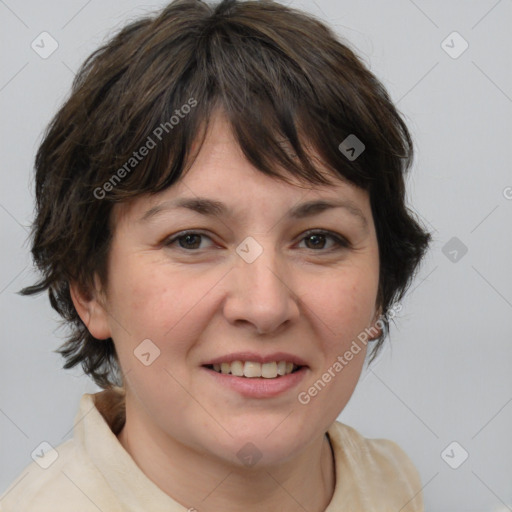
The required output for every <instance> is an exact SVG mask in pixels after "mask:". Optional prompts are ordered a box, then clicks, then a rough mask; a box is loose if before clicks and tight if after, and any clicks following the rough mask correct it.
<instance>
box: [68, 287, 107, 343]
mask: <svg viewBox="0 0 512 512" xmlns="http://www.w3.org/2000/svg"><path fill="white" fill-rule="evenodd" d="M95 283H97V279H96V278H95ZM69 293H70V295H71V300H72V301H73V305H74V306H75V309H76V312H77V313H78V316H79V317H80V318H81V319H82V322H83V323H84V324H85V325H86V327H87V329H88V330H89V332H90V333H91V335H92V336H94V337H95V338H97V339H99V340H106V339H108V338H110V337H111V333H110V325H109V322H108V313H107V310H106V308H105V306H104V304H103V303H102V301H101V299H100V297H101V293H100V291H99V290H98V289H95V290H93V291H91V290H84V289H82V288H81V287H80V286H79V285H78V284H77V283H75V282H73V283H70V284H69Z"/></svg>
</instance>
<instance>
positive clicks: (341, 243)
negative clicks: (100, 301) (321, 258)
mask: <svg viewBox="0 0 512 512" xmlns="http://www.w3.org/2000/svg"><path fill="white" fill-rule="evenodd" d="M189 235H199V236H201V237H206V238H210V237H209V236H208V235H206V234H204V233H201V232H200V231H192V230H190V231H181V232H180V233H177V234H176V235H174V236H172V237H171V238H168V239H166V240H165V241H164V242H163V245H165V246H166V247H170V246H172V245H173V244H174V243H176V242H178V241H179V240H180V239H182V238H185V237H186V236H189ZM314 235H323V236H325V237H326V238H331V239H332V240H333V241H334V242H335V244H336V246H335V247H333V248H331V249H318V250H316V249H310V250H311V251H313V252H331V251H336V250H341V249H348V248H350V247H351V244H350V242H349V241H348V240H346V239H345V238H344V237H341V236H340V235H336V234H335V233H332V232H331V231H327V230H324V229H310V230H308V231H306V232H305V233H304V234H303V237H302V238H301V239H300V242H302V241H303V240H305V239H307V238H310V237H312V236H314ZM210 240H211V238H210ZM178 249H180V250H182V251H185V252H200V251H201V249H185V248H183V247H178Z"/></svg>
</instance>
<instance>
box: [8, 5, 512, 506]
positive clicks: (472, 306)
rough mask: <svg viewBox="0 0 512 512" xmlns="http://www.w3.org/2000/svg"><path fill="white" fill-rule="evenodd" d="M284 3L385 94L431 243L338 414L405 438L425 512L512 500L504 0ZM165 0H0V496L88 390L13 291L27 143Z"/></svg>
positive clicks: (511, 81)
mask: <svg viewBox="0 0 512 512" xmlns="http://www.w3.org/2000/svg"><path fill="white" fill-rule="evenodd" d="M288 4H289V5H292V6H294V7H297V8H302V9H304V10H307V11H309V12H311V13H313V14H315V15H316V16H317V17H319V18H320V19H321V20H323V21H325V22H327V23H328V24H330V26H332V27H333V28H334V29H335V31H336V32H337V33H338V34H339V35H340V36H341V37H343V38H345V39H346V40H347V41H348V42H349V43H350V44H351V46H352V47H353V48H355V49H356V50H357V52H358V54H359V55H360V56H361V58H362V59H363V60H364V62H365V63H366V64H367V65H368V66H369V67H370V69H371V70H372V71H373V72H374V73H375V74H376V75H377V76H378V77H379V79H380V80H382V82H383V83H384V85H385V86H386V87H387V89H388V91H389V93H390V95H391V97H392V99H393V100H394V101H395V103H396V104H397V105H398V108H399V110H400V111H401V112H402V113H403V115H404V116H405V119H406V122H407V123H408V126H409V127H410V130H411V132H412V135H413V137H414V141H415V145H416V158H415V163H414V167H413V169H412V172H411V174H410V176H409V178H408V181H407V185H408V200H409V202H410V205H411V208H412V209H413V210H414V211H415V212H417V214H418V215H419V216H420V218H421V219H422V220H423V222H424V224H425V226H426V227H427V228H428V229H429V230H430V231H431V232H432V234H433V237H434V241H433V243H432V247H431V250H430V252H429V254H428V256H427V258H426V259H425V261H424V263H423V265H422V267H421V269H420V271H419V273H418V275H417V278H416V280H415V282H414V283H413V285H412V287H411V289H410V292H409V294H408V296H407V298H406V299H405V300H404V301H403V302H402V308H403V309H402V311H401V312H400V314H399V316H398V318H397V320H396V323H395V324H394V325H393V324H392V327H391V338H390V340H388V341H387V344H386V349H385V350H384V351H383V353H382V355H381V356H380V357H379V359H378V360H377V361H376V362H375V363H374V364H373V365H372V366H371V367H370V368H369V369H366V370H365V371H364V373H363V374H362V376H361V379H360V382H359V385H358V387H357V389H356V392H355V393H354V395H353V397H352V399H351V401H350V403H349V405H348V406H347V407H346V409H345V410H344V411H343V412H342V414H341V416H340V418H339V419H340V421H343V422H345V423H347V424H349V425H352V426H354V427H355V428H356V429H358V430H359V431H360V432H361V433H362V434H363V435H365V436H367V437H384V438H388V439H392V440H394V441H396V442H397V443H398V444H399V445H400V446H402V447H403V448H404V450H405V451H406V452H407V453H408V454H409V456H410V457H411V459H412V460H413V462H414V463H415V465H416V467H417V468H418V470H419V472H420V475H421V478H422V481H423V484H424V490H423V492H424V496H425V506H426V510H427V511H433V512H442V511H443V512H444V511H445V512H463V511H464V512H466V511H467V512H470V511H471V512H482V511H489V512H491V511H498V510H499V511H505V510H512V438H511V433H512V372H511V362H512V336H511V331H512V272H511V264H510V262H511V259H512V258H511V256H512V229H511V220H512V171H511V165H510V162H511V147H512V129H511V121H512V71H511V69H512V68H511V66H510V63H511V62H512V44H511V42H512V39H511V35H510V34H511V32H510V26H511V23H512V2H511V1H510V0H503V1H496V0H485V1H483V0H482V1H474V2H469V1H467V0H460V1H454V0H451V1H442V0H438V1H422V2H420V0H417V1H416V2H413V1H412V0H410V1H407V0H388V1H386V2H384V1H375V2H370V1H367V0H365V1H359V2H354V1H350V2H349V1H345V0H316V2H315V1H306V0H304V1H302V2H301V1H293V2H288ZM163 5H164V3H163V2H156V1H154V2H151V1H149V2H145V3H144V4H142V3H141V2H140V0H128V1H126V0H124V1H121V0H103V1H98V0H89V1H85V0H69V1H67V2H62V1H57V0H47V1H45V2H38V1H36V0H25V1H16V0H6V1H0V40H1V56H2V57H1V59H2V62H1V68H0V69H1V71H0V107H1V136H0V144H1V161H0V172H1V180H0V183H1V185H0V226H1V241H2V244H1V256H0V257H1V265H0V318H1V354H0V432H1V435H0V443H1V445H0V461H1V468H0V491H3V490H5V489H6V488H7V486H8V485H9V484H10V483H11V482H12V481H13V480H14V478H16V477H17V476H18V475H20V474H21V471H22V470H23V468H24V467H25V466H26V465H27V464H28V463H30V462H31V458H30V454H31V452H32V451H33V450H34V448H35V447H36V446H37V445H39V444H40V443H41V441H48V442H49V443H50V444H52V445H53V446H57V445H58V444H60V443H61V442H63V441H64V440H66V439H69V438H70V436H71V435H72V427H73V420H74V417H75V414H76V412H77V408H78V402H79V398H80V396H81V395H82V393H84V392H95V391H97V390H98V389H97V388H96V387H95V386H94V385H93V384H92V382H91V381H90V380H89V379H88V378H87V377H84V376H83V374H82V372H81V370H79V369H75V370H72V371H65V370H62V369H61V366H62V361H61V358H60V356H59V355H58V354H55V353H54V352H53V351H54V350H55V349H56V348H57V347H58V346H59V345H60V343H62V341H63V339H64V333H65V331H63V330H62V329H60V328H59V323H58V318H57V316H56V314H55V313H54V312H53V311H52V310H51V308H50V306H49V303H48V300H47V298H46V296H45V295H42V296H39V297H36V298H23V297H21V296H19V295H17V294H16V292H17V291H18V290H19V289H21V288H22V287H23V286H26V285H28V284H31V283H32V282H33V281H34V278H35V276H34V274H33V270H32V266H31V262H30V256H29V246H28V242H27V237H28V227H29V225H30V222H31V220H32V215H33V179H32V170H33V160H34V155H35V151H36V149H37V146H38V144H39V142H40V141H41V136H42V133H43V130H44V128H45V127H46V125H47V123H48V122H49V120H50V118H51V117H52V115H53V114H54V113H55V112H56V110H57V108H58V106H59V105H60V104H61V102H62V101H63V99H64V98H65V97H66V95H67V93H68V91H69V88H70V85H71V81H72V79H73V76H74V73H75V72H76V70H77V69H78V67H79V65H80V64H81V63H82V61H83V60H84V59H85V58H86V57H87V56H88V55H89V54H90V53H91V52H92V51H93V50H94V49H96V48H97V47H98V46H99V44H100V43H101V42H103V41H104V40H105V38H106V37H108V36H110V35H112V34H113V33H114V32H115V31H116V30H118V29H119V28H120V27H121V26H122V25H123V24H124V23H125V22H126V21H128V20H132V19H134V18H136V17H138V16H140V15H142V14H144V13H146V12H148V11H152V10H154V9H156V8H159V7H161V6H163ZM42 32H48V33H49V34H50V35H51V37H52V38H53V39H54V40H55V41H56V42H57V44H58V48H57V49H56V51H55V52H54V53H53V54H52V55H50V56H49V57H47V58H42V57H41V56H40V55H39V54H38V53H36V51H34V50H33V49H32V47H31V43H32V41H34V40H36V41H37V40H38V39H37V38H38V37H42V36H40V34H41V33H42ZM454 32H456V34H454ZM44 37H47V36H44ZM39 40H40V39H39ZM47 41H50V40H49V39H48V40H47ZM53 44H55V43H53ZM466 46H467V48H466ZM46 48H47V49H50V48H51V46H50V45H46ZM453 443H455V444H453ZM466 456H467V458H466V460H464V461H463V459H464V458H465V457H466ZM462 461H463V462H462ZM397 512H398V511H397Z"/></svg>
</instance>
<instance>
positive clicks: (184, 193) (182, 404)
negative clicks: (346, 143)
mask: <svg viewBox="0 0 512 512" xmlns="http://www.w3.org/2000/svg"><path fill="white" fill-rule="evenodd" d="M325 172H327V171H325ZM196 196H201V197H208V198H212V199H216V200H219V201H222V202H223V203H225V204H227V205H228V206H229V207H231V208H232V209H233V211H234V216H233V218H228V217H222V218H218V217H205V216H203V215H200V214H199V213H197V212H192V211H189V210H186V209H176V210H161V211H160V212H159V213H156V214H154V215H153V216H151V217H150V218H149V219H146V220H145V221H141V220H140V219H141V217H143V215H144V214H145V213H146V212H147V211H148V210H149V209H150V208H152V207H154V206H156V205H160V204H161V203H162V202H164V201H168V200H172V199H176V198H179V197H196ZM320 198H323V199H335V200H336V199H340V198H342V199H344V200H350V201H351V202H352V203H353V204H354V205H355V206H357V208H359V209H360V210H361V212H362V213H363V215H364V217H365V218H366V219H367V225H366V226H365V225H364V224H363V222H362V221H361V220H360V219H359V218H358V217H356V216H354V215H352V214H351V213H350V212H349V211H348V210H347V209H344V208H335V209H330V210H327V211H324V212H322V213H320V214H317V215H315V216H312V217H309V218H304V219H299V220H297V219H288V218H287V217H286V213H287V212H288V211H289V210H290V209H291V208H292V207H294V206H295V205H296V204H298V203H302V202H305V201H310V200H314V199H320ZM114 225H115V230H114V236H113V241H112V246H111V251H110V254H109V263H108V286H105V285H102V284H101V283H100V282H99V280H98V279H96V289H95V290H93V291H92V293H89V294H88V295H84V294H82V293H80V292H79V290H78V288H77V287H76V286H75V285H72V297H73V301H74V303H75V306H76V308H77V311H78V312H79V314H80V316H81V318H82V320H83V321H84V323H85V324H86V325H87V326H88V329H89V331H90V332H91V333H92V335H93V336H95V337H96V338H98V339H106V338H108V337H112V339H113V340H114V343H115V346H116V350H117V354H118V357H119V361H120V365H121V369H122V371H123V374H124V380H125V388H126V411H127V419H126V424H125V427H124V429H123V430H122V432H121V433H120V434H119V441H120V443H121V444H122V445H123V447H124V448H125V449H126V450H127V451H128V453H130V455H131V456H132V457H133V459H134V460H135V462H136V463H137V464H138V465H139V467H140V468H141V469H142V471H143V472H144V473H145V474H146V475H147V476H148V477H149V478H150V479H151V480H152V481H153V482H155V483H156V484H157V485H158V486H159V487H160V488H161V489H162V490H163V491H164V492H165V493H167V494H168V495H170V496H172V497H173V498H174V499H175V500H176V501H178V502H179V503H181V504H182V505H183V506H185V507H187V508H188V507H195V508H197V509H198V510H200V511H201V512H209V511H216V510H224V511H226V512H230V511H239V510H244V511H247V512H252V511H256V510H258V511H261V510H265V511H268V510H279V511H282V512H288V511H290V512H291V511H294V512H295V511H296V510H297V509H298V508H301V507H304V509H306V510H309V511H312V512H321V511H323V510H325V508H326V507H327V505H328V504H329V501H330V500H331V498H332V494H333V492H334V485H335V474H334V464H333V458H332V454H331V450H330V446H329V443H328V439H327V438H326V436H325V432H326V431H327V429H328V428H329V426H330V425H331V424H332V423H333V422H334V421H335V420H336V418H337V417H338V415H339V413H340V412H341V411H342V410H343V408H344V407H345V405H346V404H347V402H348V401H349V399H350V397H351V395H352V393H353V391H354V388H355V386H356V383H357V381H358V379H359V376H360V373H361V370H362V366H363V362H364V357H365V354H366V348H365V347H364V346H363V347H362V350H361V351H360V352H359V353H358V354H357V355H355V356H354V358H353V359H352V360H351V361H350V362H349V363H348V364H347V365H346V366H345V367H344V368H343V371H341V372H339V373H337V374H336V377H335V378H333V379H332V380H331V381H330V382H329V383H328V384H327V385H326V386H325V388H324V389H323V390H322V391H321V392H319V393H318V394H317V396H315V397H314V398H312V399H311V401H310V402H309V403H308V404H307V405H303V404H301V403H299V401H298V399H297V395H298V393H299V392H301V391H305V390H306V391H307V389H308V388H309V387H310V386H311V385H312V384H313V383H314V382H315V381H317V380H318V379H319V378H320V377H321V376H322V374H323V373H324V372H325V371H326V370H327V369H328V368H329V367H332V365H333V363H334V362H335V361H336V360H337V357H338V356H342V355H343V354H344V353H345V352H346V350H348V349H349V347H350V345H351V343H352V341H353V340H355V339H356V338H357V335H358V334H359V333H360V332H362V331H363V330H364V329H365V328H369V327H371V326H375V322H376V320H377V319H378V313H379V311H378V308H377V304H376V298H377V290H378V282H379V256H378V242H377V237H376V233H375V227H374V223H373V219H372V213H371V208H370V202H369V197H368V194H367V192H365V191H363V190H361V189H358V188H356V187H355V186H352V185H350V184H347V183H346V182H343V181H341V180H338V181H337V182H336V184H335V185H328V186H313V185H307V186H305V185H304V184H302V185H300V183H299V182H298V181H297V185H295V184H294V185H291V184H287V183H284V182H280V181H276V180H275V179H273V178H271V177H269V176H265V175H264V174H262V173H261V172H259V171H257V170H256V169H255V168H254V167H253V166H252V165H251V164H250V163H249V162H248V161H247V160H246V158H245V157H244V155H243V153H242V152H241V150H240V149H239V147H238V146H237V144H236V142H235V140H234V138H233V136H232V134H231V132H230V130H229V126H228V124H227V122H226V121H225V119H224V118H223V117H222V115H219V114H218V115H217V116H216V117H215V118H214V119H213V121H212V124H211V127H210V130H209V132H208V135H207V138H206V140H205V143H204V145H203V147H202V149H201V151H200V152H199V155H198V157H197V159H196V161H195V163H194V164H193V166H192V167H191V168H190V170H189V171H188V172H187V173H186V174H185V176H184V177H182V179H181V180H180V181H179V182H177V183H176V184H174V185H173V186H172V187H170V188H169V189H167V190H165V191H163V192H161V193H159V194H158V195H156V196H151V197H149V196H141V197H138V198H137V199H136V200H134V201H133V202H131V203H129V204H126V205H120V206H116V210H115V211H114ZM314 228H315V229H325V230H328V231H331V232H333V233H334V234H338V235H339V236H341V237H345V238H346V239H347V240H348V241H349V242H350V247H341V246H340V247H337V246H336V243H335V241H334V239H331V238H330V237H328V236H327V237H326V238H325V239H322V238H321V237H320V240H318V239H315V237H311V235H304V232H306V231H307V230H309V229H314ZM183 230H194V231H196V230H197V231H200V232H201V233H200V234H201V235H206V236H201V237H192V239H188V240H187V239H185V240H184V239H183V238H182V239H181V244H182V245H181V246H180V241H179V240H178V241H175V242H174V243H173V244H172V245H170V244H167V245H166V244H165V241H166V239H169V238H171V237H172V235H175V234H178V233H179V232H181V231H183ZM248 236H251V237H253V238H254V239H255V240H256V241H257V242H258V243H259V244H260V246H261V247H262V248H263V253H262V254H261V255H260V256H259V257H258V258H257V259H256V260H255V261H254V262H252V263H250V264H249V263H247V262H246V261H244V260H243V259H242V258H241V257H240V256H239V255H238V254H237V253H236V251H235V249H236V248H237V246H238V245H239V244H240V243H241V242H242V240H244V239H245V238H246V237H248ZM315 242H316V244H315ZM183 247H185V248H183ZM145 339H150V340H152V342H153V343H154V344H155V345H156V346H158V348H159V349H160V356H159V357H157V358H156V359H155V360H154V362H152V363H151V364H150V365H149V366H145V365H144V364H142V363H141V362H140V361H139V360H138V359H137V358H136V357H135V356H134V350H135V349H136V348H137V346H138V345H139V344H140V343H141V341H142V340H145ZM237 351H255V352H258V353H261V354H269V353H272V352H277V351H285V352H290V353H293V354H296V355H298V356H300V357H302V358H303V359H304V360H306V361H307V363H308V369H307V374H306V376H305V379H304V380H303V382H302V383H301V384H300V385H299V386H297V387H296V388H294V389H292V390H290V391H287V392H285V393H283V394H281V395H279V396H277V397H273V398H264V399H256V398H244V397H242V396H240V395H239V394H238V393H237V392H235V391H233V390H230V389H227V388H225V387H224V386H221V385H215V384H214V383H213V379H212V377H211V375H209V374H208V373H207V372H206V370H204V368H202V367H201V365H202V364H203V363H205V362H206V361H208V360H211V359H213V358H214V357H218V356H221V355H225V354H229V353H232V352H237ZM248 442H251V443H253V444H254V445H255V446H256V447H257V448H258V450H259V452H260V453H261V454H262V457H261V459H260V460H259V461H258V462H257V463H256V464H255V465H254V466H251V467H249V466H246V465H244V464H243V462H242V461H241V460H239V458H238V457H237V455H236V454H237V452H238V451H239V450H240V449H241V448H242V447H243V446H244V445H245V444H246V443H248ZM298 504H300V506H299V505H298Z"/></svg>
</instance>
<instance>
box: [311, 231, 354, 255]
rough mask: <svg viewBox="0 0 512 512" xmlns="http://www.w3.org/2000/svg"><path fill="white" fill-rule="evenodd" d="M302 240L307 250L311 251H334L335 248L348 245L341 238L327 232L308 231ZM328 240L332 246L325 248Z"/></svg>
mask: <svg viewBox="0 0 512 512" xmlns="http://www.w3.org/2000/svg"><path fill="white" fill-rule="evenodd" d="M302 240H305V241H306V242H305V243H306V248H307V249H312V250H314V251H321V250H325V251H329V250H333V249H334V250H335V249H337V248H347V247H349V243H348V242H347V241H346V240H345V239H343V238H342V237H340V236H338V235H335V234H334V233H330V232H329V231H323V230H320V231H319V230H315V231H309V232H307V233H306V236H304V237H303V238H302ZM302 240H301V241H302ZM328 240H332V241H333V245H331V247H328V248H326V243H327V241H328Z"/></svg>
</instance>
